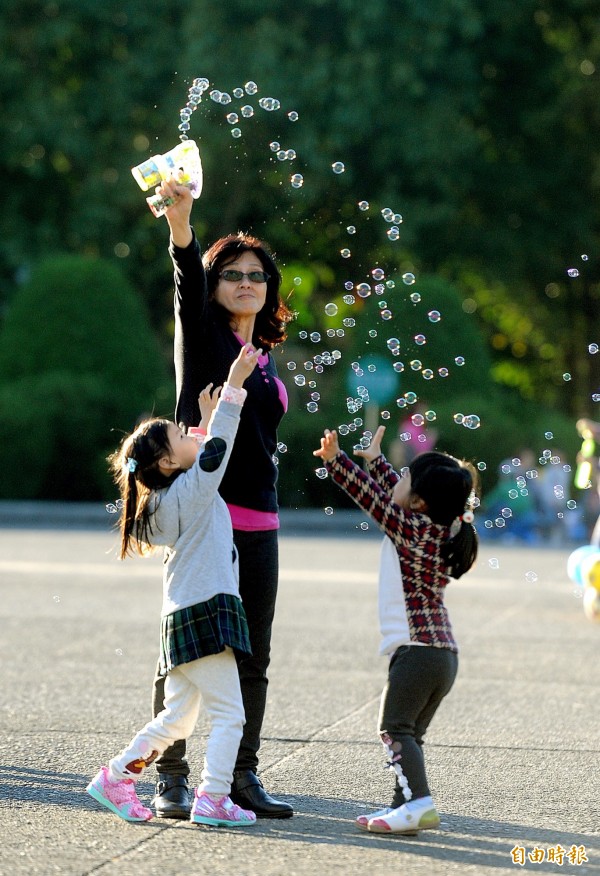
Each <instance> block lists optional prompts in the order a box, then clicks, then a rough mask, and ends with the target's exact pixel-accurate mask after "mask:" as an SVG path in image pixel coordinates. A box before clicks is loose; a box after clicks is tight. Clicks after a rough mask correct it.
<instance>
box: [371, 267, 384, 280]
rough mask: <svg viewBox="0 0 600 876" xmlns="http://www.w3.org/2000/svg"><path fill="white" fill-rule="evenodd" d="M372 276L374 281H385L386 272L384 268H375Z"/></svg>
mask: <svg viewBox="0 0 600 876" xmlns="http://www.w3.org/2000/svg"><path fill="white" fill-rule="evenodd" d="M371 276H372V277H373V279H374V280H383V279H384V277H385V271H384V270H383V269H382V268H373V270H372V271H371Z"/></svg>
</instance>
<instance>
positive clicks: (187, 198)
mask: <svg viewBox="0 0 600 876" xmlns="http://www.w3.org/2000/svg"><path fill="white" fill-rule="evenodd" d="M156 194H157V195H160V196H161V198H170V199H171V200H172V201H173V203H172V204H171V206H170V207H167V209H166V210H165V218H166V220H167V222H168V223H169V229H170V231H171V239H172V241H173V243H174V244H175V246H178V247H180V248H181V249H185V247H186V246H189V245H190V243H191V242H192V229H191V226H190V215H191V213H192V204H193V203H194V198H193V197H192V193H191V191H190V190H189V188H188V187H187V186H182V185H180V184H179V183H178V182H177V180H176V179H175V178H174V177H171V178H170V179H168V180H165V182H163V183H162V184H161V185H160V186H158V187H157V188H156Z"/></svg>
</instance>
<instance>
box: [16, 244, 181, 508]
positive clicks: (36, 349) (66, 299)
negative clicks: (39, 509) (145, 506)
mask: <svg viewBox="0 0 600 876" xmlns="http://www.w3.org/2000/svg"><path fill="white" fill-rule="evenodd" d="M0 374H2V382H1V383H0V444H1V445H2V446H3V447H4V448H9V449H10V451H11V452H12V453H14V454H16V455H17V456H18V458H20V459H21V464H18V465H13V466H7V470H6V472H5V476H4V477H3V479H2V485H1V486H0V491H1V494H2V495H3V496H4V497H5V498H8V497H10V498H18V497H21V498H64V499H98V498H100V497H101V496H102V495H106V490H107V488H108V477H107V474H106V464H105V457H106V454H107V453H108V452H109V451H110V450H112V449H114V447H115V446H116V445H117V444H118V443H119V440H120V438H121V437H122V435H123V434H125V433H126V432H128V431H130V430H131V429H132V428H133V427H134V425H135V422H136V420H137V419H138V418H139V417H140V416H143V415H145V414H146V415H147V414H150V413H157V414H162V415H164V414H165V413H168V414H169V415H170V411H171V410H172V407H173V388H172V386H171V385H170V382H169V380H168V378H167V368H166V364H165V361H164V359H163V354H162V352H161V349H160V346H159V345H158V343H157V341H156V338H155V336H154V334H153V332H152V331H151V329H150V326H149V324H148V317H147V314H146V312H145V309H144V307H143V305H142V303H141V302H140V300H139V297H138V296H137V295H136V294H135V293H134V291H133V290H132V289H131V287H130V286H129V285H128V283H127V281H126V280H125V278H124V277H123V275H122V272H121V271H120V270H119V269H118V268H117V267H116V266H115V265H112V264H111V263H109V262H105V261H103V260H101V259H94V258H86V257H81V256H70V255H65V256H56V257H54V258H51V259H48V260H45V261H42V262H41V263H40V264H39V265H38V266H37V267H36V269H35V271H34V272H33V274H32V277H31V280H30V281H29V282H28V283H26V284H25V285H23V286H22V287H21V288H20V289H19V291H18V293H17V294H16V295H15V297H14V299H13V302H12V305H11V307H10V309H9V312H8V314H7V316H6V318H5V322H4V325H3V328H2V332H1V333H0Z"/></svg>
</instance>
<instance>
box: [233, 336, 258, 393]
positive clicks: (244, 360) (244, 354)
mask: <svg viewBox="0 0 600 876" xmlns="http://www.w3.org/2000/svg"><path fill="white" fill-rule="evenodd" d="M259 356H262V349H261V348H260V347H259V348H258V350H256V349H255V348H254V347H253V346H252V344H244V346H243V347H242V349H241V350H240V352H239V355H238V357H237V359H235V360H234V362H233V364H232V366H231V368H230V369H229V375H228V377H227V383H228V384H229V386H232V387H233V388H234V389H242V385H243V383H244V380H246V378H247V377H250V375H251V374H252V372H253V371H254V369H255V368H256V363H257V362H258V357H259Z"/></svg>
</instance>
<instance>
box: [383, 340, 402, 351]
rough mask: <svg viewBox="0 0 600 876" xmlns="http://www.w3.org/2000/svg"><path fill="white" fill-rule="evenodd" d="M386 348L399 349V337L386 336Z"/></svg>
mask: <svg viewBox="0 0 600 876" xmlns="http://www.w3.org/2000/svg"><path fill="white" fill-rule="evenodd" d="M386 343H387V347H388V350H392V351H394V350H399V349H400V339H399V338H388V339H387V341H386Z"/></svg>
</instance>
